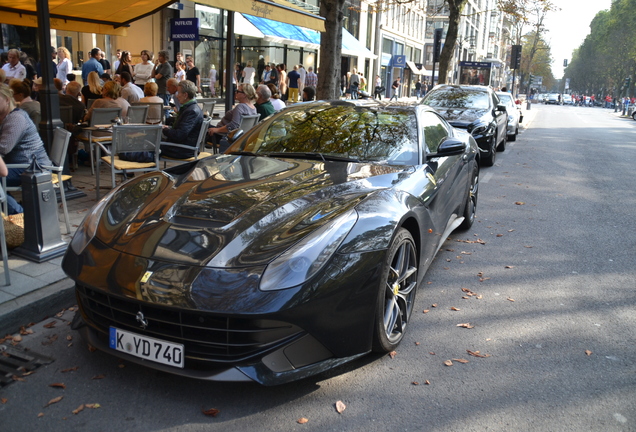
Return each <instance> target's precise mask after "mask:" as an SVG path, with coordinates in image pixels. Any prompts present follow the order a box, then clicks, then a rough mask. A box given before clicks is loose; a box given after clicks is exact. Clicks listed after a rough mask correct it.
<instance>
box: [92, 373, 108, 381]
mask: <svg viewBox="0 0 636 432" xmlns="http://www.w3.org/2000/svg"><path fill="white" fill-rule="evenodd" d="M104 378H106V375H104V374H99V375H95V376H94V377H93V378H91V379H94V380H96V379H104Z"/></svg>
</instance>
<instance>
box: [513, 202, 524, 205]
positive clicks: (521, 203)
mask: <svg viewBox="0 0 636 432" xmlns="http://www.w3.org/2000/svg"><path fill="white" fill-rule="evenodd" d="M515 204H516V205H524V204H525V203H524V202H523V201H516V202H515Z"/></svg>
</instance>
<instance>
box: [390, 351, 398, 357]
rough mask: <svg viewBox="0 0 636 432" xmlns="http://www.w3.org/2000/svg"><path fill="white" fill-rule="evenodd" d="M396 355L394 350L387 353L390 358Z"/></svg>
mask: <svg viewBox="0 0 636 432" xmlns="http://www.w3.org/2000/svg"><path fill="white" fill-rule="evenodd" d="M396 355H397V352H396V351H391V352H390V353H389V357H391V358H395V356H396Z"/></svg>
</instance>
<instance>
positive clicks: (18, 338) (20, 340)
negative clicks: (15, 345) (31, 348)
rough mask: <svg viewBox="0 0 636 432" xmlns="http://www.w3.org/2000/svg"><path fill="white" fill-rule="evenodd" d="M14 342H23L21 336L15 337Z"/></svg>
mask: <svg viewBox="0 0 636 432" xmlns="http://www.w3.org/2000/svg"><path fill="white" fill-rule="evenodd" d="M13 342H22V336H20V335H17V336H13Z"/></svg>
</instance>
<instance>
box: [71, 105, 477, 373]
mask: <svg viewBox="0 0 636 432" xmlns="http://www.w3.org/2000/svg"><path fill="white" fill-rule="evenodd" d="M480 156H481V155H480V152H479V149H478V147H477V143H476V142H475V140H474V138H473V137H472V136H471V135H470V134H468V133H467V132H465V131H462V130H459V129H455V128H453V127H452V126H451V125H449V123H448V122H447V121H446V120H444V119H443V118H442V117H441V116H440V115H439V114H438V113H436V112H435V111H434V110H433V109H431V108H429V107H426V106H423V105H400V104H396V105H387V104H386V103H382V102H378V101H373V100H367V101H363V100H358V101H320V102H310V103H304V104H296V105H292V106H290V107H287V108H286V109H285V110H283V111H281V112H278V113H275V114H273V115H271V116H270V117H268V118H267V119H265V120H264V121H262V122H261V123H260V124H258V125H257V126H255V127H253V128H252V129H250V130H249V131H247V132H246V133H245V134H243V135H242V136H241V137H239V138H238V139H237V140H236V141H235V142H234V143H233V144H232V145H231V146H230V147H229V148H228V150H227V151H226V152H225V154H219V155H214V156H211V157H208V158H205V159H199V160H198V161H193V162H190V163H185V164H181V165H178V166H175V167H172V168H169V169H167V170H165V171H157V172H153V173H148V174H145V175H141V176H137V177H135V178H133V179H131V180H130V181H128V182H126V183H123V184H121V185H120V186H118V187H117V188H115V189H113V190H112V191H111V192H110V193H109V194H108V195H106V196H105V197H104V198H103V199H102V200H100V201H99V202H98V203H97V204H96V206H95V207H94V208H93V209H92V210H91V211H90V212H89V213H88V214H87V217H86V219H85V220H84V222H83V223H82V224H81V225H80V226H79V228H78V230H77V232H76V234H75V236H74V237H73V239H72V241H71V243H70V245H69V248H68V249H67V251H66V255H65V257H64V259H63V262H62V267H63V269H64V271H65V272H66V273H67V274H68V275H69V276H70V277H71V278H72V279H73V280H74V281H75V289H76V296H77V300H78V305H79V311H78V313H77V314H76V315H75V319H74V320H73V323H72V328H74V329H78V330H80V331H81V333H82V336H83V337H84V338H85V339H86V340H87V341H88V343H90V345H91V346H93V347H95V348H97V349H99V350H102V351H106V352H108V353H110V354H112V355H115V356H118V357H120V358H124V359H126V360H127V361H130V362H135V363H138V364H142V365H145V366H147V367H152V368H155V369H158V370H162V371H165V372H169V373H173V374H177V375H182V376H187V377H192V378H198V379H204V380H212V381H255V382H258V383H260V384H263V385H275V384H282V383H285V382H289V381H292V380H296V379H301V378H306V377H308V376H311V375H314V374H317V373H320V372H322V371H324V370H327V369H329V368H332V367H336V366H338V365H341V364H343V363H345V362H347V361H351V360H353V359H356V358H359V357H360V356H362V355H364V354H366V353H369V352H371V351H376V352H380V353H387V352H392V351H393V350H395V348H396V347H397V346H398V344H399V343H400V341H401V340H402V339H403V337H404V335H405V332H406V331H407V328H408V327H409V325H410V323H411V320H412V319H414V318H415V317H416V316H421V314H420V315H416V314H415V313H414V310H413V306H414V302H415V296H416V293H417V291H418V289H419V287H420V284H421V283H422V280H423V278H424V274H425V272H426V270H427V269H428V267H429V266H430V264H431V262H432V261H433V258H434V257H435V255H436V253H437V251H438V250H439V248H440V246H441V245H442V243H443V242H444V241H445V240H446V239H447V236H448V235H449V234H450V233H451V232H452V231H453V230H455V229H468V228H470V227H471V226H472V224H473V222H474V220H475V212H476V208H477V197H478V191H479V165H478V160H479V157H480ZM423 286H424V287H426V285H423ZM130 373H131V374H134V372H133V371H132V370H131V371H130ZM131 379H137V378H136V377H135V378H131Z"/></svg>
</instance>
